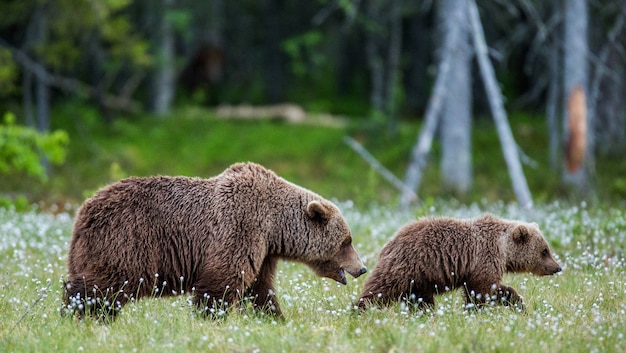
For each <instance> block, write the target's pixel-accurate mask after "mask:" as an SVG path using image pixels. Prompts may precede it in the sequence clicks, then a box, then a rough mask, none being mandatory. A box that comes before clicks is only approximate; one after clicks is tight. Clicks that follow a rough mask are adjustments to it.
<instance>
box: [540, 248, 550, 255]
mask: <svg viewBox="0 0 626 353" xmlns="http://www.w3.org/2000/svg"><path fill="white" fill-rule="evenodd" d="M548 255H550V252H549V251H548V249H543V251H542V252H541V256H543V257H548Z"/></svg>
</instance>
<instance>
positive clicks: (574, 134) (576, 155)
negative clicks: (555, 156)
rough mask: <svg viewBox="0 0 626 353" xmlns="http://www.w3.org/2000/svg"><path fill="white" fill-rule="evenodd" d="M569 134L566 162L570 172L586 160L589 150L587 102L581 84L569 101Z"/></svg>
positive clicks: (575, 88)
mask: <svg viewBox="0 0 626 353" xmlns="http://www.w3.org/2000/svg"><path fill="white" fill-rule="evenodd" d="M567 114H568V117H567V123H568V127H569V136H568V138H567V149H566V152H565V162H566V164H567V171H568V172H569V173H570V174H573V173H576V172H577V171H578V170H579V169H580V167H582V165H583V163H584V162H585V152H586V150H587V103H586V101H585V91H584V90H583V88H582V87H581V86H576V87H574V89H572V92H571V93H570V95H569V100H568V102H567Z"/></svg>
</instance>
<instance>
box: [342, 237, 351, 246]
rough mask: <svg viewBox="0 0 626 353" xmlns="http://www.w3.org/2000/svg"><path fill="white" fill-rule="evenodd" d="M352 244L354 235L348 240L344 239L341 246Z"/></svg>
mask: <svg viewBox="0 0 626 353" xmlns="http://www.w3.org/2000/svg"><path fill="white" fill-rule="evenodd" d="M350 245H352V237H349V238H347V239H346V240H344V241H343V243H341V247H342V248H343V247H346V246H350Z"/></svg>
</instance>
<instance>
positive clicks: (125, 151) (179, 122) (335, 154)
mask: <svg viewBox="0 0 626 353" xmlns="http://www.w3.org/2000/svg"><path fill="white" fill-rule="evenodd" d="M510 122H511V126H512V130H513V133H514V135H515V138H516V140H517V142H518V144H519V145H520V147H521V148H522V150H523V151H524V152H525V154H526V155H528V156H529V157H530V158H531V159H532V160H533V161H534V162H535V163H536V167H532V166H528V165H524V172H525V174H526V177H527V179H528V184H529V187H530V191H531V193H532V195H533V197H534V199H535V200H536V201H539V202H544V203H545V202H551V201H553V200H555V199H558V198H562V197H568V198H569V196H568V194H567V193H566V192H565V190H564V189H563V188H562V187H561V186H560V185H559V176H558V173H556V172H554V171H552V170H551V169H550V168H549V166H548V149H547V145H548V142H547V133H546V131H545V130H546V124H545V121H543V119H541V118H540V117H532V116H527V115H514V116H511V117H510ZM52 123H53V128H55V129H63V130H66V131H67V132H68V134H69V135H70V150H69V155H68V158H67V161H66V163H65V164H64V165H63V166H61V167H54V168H53V169H52V171H53V173H52V177H51V179H50V181H49V182H48V183H47V184H41V183H40V182H38V181H37V180H34V179H32V178H28V177H24V176H23V175H8V176H7V175H2V176H1V178H2V182H0V200H1V196H2V195H3V194H4V195H6V194H8V195H9V196H13V197H15V195H25V196H26V197H27V198H28V199H29V200H30V201H31V202H38V201H40V200H46V201H48V202H55V203H59V202H61V203H64V202H65V201H70V202H73V203H80V202H82V200H83V199H84V198H85V196H87V195H89V194H91V193H93V191H95V190H96V189H97V188H99V187H101V186H103V185H105V184H107V183H110V182H113V181H116V180H118V179H120V178H122V177H124V176H128V175H153V174H182V175H189V176H202V177H209V176H213V175H216V174H218V173H220V172H221V171H223V170H224V169H226V168H227V167H228V166H229V165H230V164H232V163H235V162H239V161H254V162H257V163H261V164H263V165H265V166H267V167H269V168H271V169H273V170H274V171H276V172H277V173H278V174H279V175H281V176H283V177H285V178H286V179H288V180H290V181H292V182H295V183H297V184H300V185H302V186H304V187H307V188H309V189H311V190H314V191H316V192H318V193H320V194H321V195H323V196H325V197H327V198H336V199H339V200H353V201H354V202H356V203H357V204H359V205H362V206H366V205H368V204H369V203H370V202H379V203H395V201H396V199H397V197H398V191H397V190H396V189H394V188H393V187H392V186H391V185H390V184H389V183H388V182H387V181H385V180H384V179H383V178H382V177H381V176H380V175H379V174H378V173H377V172H376V171H374V170H373V169H372V168H371V167H370V166H369V165H368V164H367V163H366V162H365V161H363V160H362V159H361V157H359V156H358V155H357V154H356V153H355V152H354V151H352V150H351V149H350V148H349V147H348V146H347V145H346V144H344V143H343V141H342V139H343V137H344V136H345V135H349V136H352V137H354V138H355V139H357V140H358V141H360V142H361V143H362V144H363V145H364V147H365V148H366V149H368V150H369V151H370V152H371V153H372V154H373V155H374V156H375V157H376V158H377V159H378V160H379V161H380V162H381V163H382V164H383V165H384V166H386V167H387V168H388V169H390V170H391V171H392V172H393V173H394V174H395V175H396V176H398V177H399V178H403V177H404V173H405V171H406V166H407V163H408V160H409V155H410V150H411V147H412V146H413V144H414V143H415V140H416V137H417V134H418V132H419V128H420V126H419V124H418V123H417V122H415V121H403V122H401V123H400V124H399V126H398V129H397V132H396V133H389V132H388V131H387V130H386V129H385V127H384V126H380V125H379V124H376V123H373V122H371V121H369V120H365V119H358V118H353V119H351V120H348V121H347V122H346V123H345V124H344V125H343V126H342V127H328V126H316V125H293V124H288V123H284V122H280V121H232V120H230V121H229V120H221V119H217V118H216V117H215V116H214V115H212V113H211V112H210V111H209V110H207V109H204V108H199V107H187V108H184V109H179V110H177V111H175V112H173V113H172V114H171V116H169V117H167V118H164V119H158V118H156V117H154V116H150V115H138V116H124V117H116V119H115V121H114V123H113V124H111V125H106V124H104V123H103V121H102V119H101V118H100V117H99V116H98V114H97V112H96V111H94V109H93V108H89V107H85V106H82V105H78V104H75V103H66V104H63V105H59V106H58V107H57V108H56V109H55V111H54V117H53V121H52ZM472 155H473V178H474V187H473V188H472V190H471V191H470V192H469V193H468V195H465V196H459V195H454V194H452V193H450V192H449V191H448V190H446V189H445V188H444V187H442V185H441V179H442V177H441V172H440V167H439V158H440V146H439V143H438V141H437V140H435V142H434V145H433V151H432V153H431V156H430V158H429V160H428V164H427V165H426V168H425V170H424V178H423V182H422V185H421V188H420V190H419V196H420V197H421V198H423V199H429V198H444V199H452V198H456V199H459V200H460V201H462V202H465V203H468V202H479V201H481V200H483V199H487V200H489V201H497V200H505V201H514V200H515V195H514V194H513V191H512V187H511V181H510V178H509V176H508V173H507V169H506V164H505V161H504V158H503V156H502V153H501V151H500V142H499V140H498V137H497V135H496V132H495V129H494V126H493V122H492V120H491V119H489V118H484V117H483V118H477V119H476V121H475V123H474V126H473V139H472ZM596 175H597V177H596V180H594V184H595V186H596V196H595V198H594V200H601V201H606V202H611V203H616V202H617V203H619V202H622V204H623V200H624V199H625V198H626V179H625V178H624V177H623V175H626V164H625V163H623V160H622V159H621V156H607V157H603V158H600V159H599V160H598V161H597V173H596ZM571 200H574V198H572V199H570V201H571Z"/></svg>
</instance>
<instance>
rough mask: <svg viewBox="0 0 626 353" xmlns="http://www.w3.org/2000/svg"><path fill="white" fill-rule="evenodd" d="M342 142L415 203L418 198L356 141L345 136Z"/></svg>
mask: <svg viewBox="0 0 626 353" xmlns="http://www.w3.org/2000/svg"><path fill="white" fill-rule="evenodd" d="M343 142H345V143H346V144H347V145H348V146H350V147H351V148H352V149H353V150H354V151H355V152H356V153H358V154H359V156H361V157H362V158H363V159H364V160H365V161H366V162H367V163H369V165H371V166H372V168H374V170H375V171H377V172H378V174H380V175H381V176H382V177H383V178H385V180H387V181H388V182H389V183H390V184H391V185H393V186H394V187H395V188H396V189H398V191H400V192H402V194H403V195H404V194H406V195H408V197H409V198H410V199H411V202H417V201H418V197H417V195H416V194H415V192H413V190H411V189H410V188H409V187H408V186H407V185H406V184H404V183H403V182H402V180H400V179H398V178H397V177H396V176H395V175H394V174H393V173H392V172H391V171H389V169H387V168H385V167H384V166H383V165H382V164H381V163H380V162H379V161H378V160H377V159H376V158H375V157H374V156H372V155H371V154H370V153H369V152H368V151H367V150H366V149H365V148H364V147H363V146H362V145H361V144H360V143H359V142H358V141H356V140H355V139H353V138H352V137H350V136H345V137H344V138H343Z"/></svg>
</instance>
